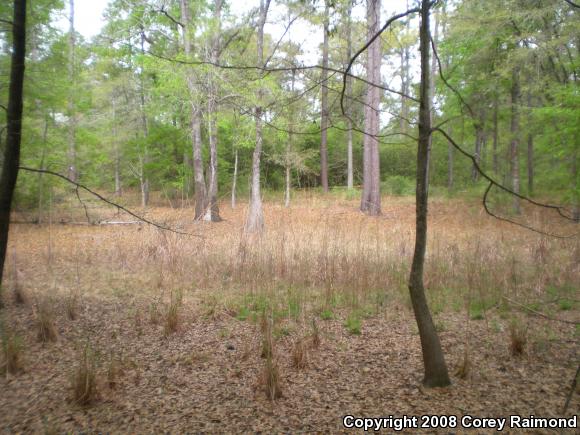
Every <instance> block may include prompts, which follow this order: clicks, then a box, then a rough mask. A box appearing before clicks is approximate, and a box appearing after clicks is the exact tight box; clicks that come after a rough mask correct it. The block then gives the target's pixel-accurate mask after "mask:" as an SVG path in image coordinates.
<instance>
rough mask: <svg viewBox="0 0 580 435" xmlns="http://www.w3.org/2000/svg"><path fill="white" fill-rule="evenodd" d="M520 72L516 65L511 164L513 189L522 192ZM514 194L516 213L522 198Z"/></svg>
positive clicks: (513, 91)
mask: <svg viewBox="0 0 580 435" xmlns="http://www.w3.org/2000/svg"><path fill="white" fill-rule="evenodd" d="M519 75H520V72H519V69H518V67H515V68H514V70H513V72H512V88H511V97H512V103H511V111H512V117H511V127H510V131H511V135H512V138H511V146H510V165H511V178H512V190H513V191H514V192H515V193H520V162H519V150H518V148H519V144H520V139H519V134H520V112H519V104H520V77H519ZM512 196H513V209H514V213H515V214H520V213H521V207H520V199H519V198H518V197H517V196H514V195H512Z"/></svg>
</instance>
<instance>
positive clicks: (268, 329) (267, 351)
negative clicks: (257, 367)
mask: <svg viewBox="0 0 580 435" xmlns="http://www.w3.org/2000/svg"><path fill="white" fill-rule="evenodd" d="M260 326H261V329H262V353H261V354H260V356H261V357H262V358H266V359H268V358H272V355H273V353H274V352H273V348H274V343H273V337H272V319H271V318H270V317H269V316H267V315H266V313H265V312H264V313H263V314H262V320H261V325H260Z"/></svg>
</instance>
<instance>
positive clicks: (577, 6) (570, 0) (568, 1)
mask: <svg viewBox="0 0 580 435" xmlns="http://www.w3.org/2000/svg"><path fill="white" fill-rule="evenodd" d="M564 1H565V2H566V3H568V4H569V5H570V6H572V7H575V8H578V9H580V5H578V4H576V3H574V2H573V1H572V0H564Z"/></svg>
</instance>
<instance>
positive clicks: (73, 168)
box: [68, 0, 78, 182]
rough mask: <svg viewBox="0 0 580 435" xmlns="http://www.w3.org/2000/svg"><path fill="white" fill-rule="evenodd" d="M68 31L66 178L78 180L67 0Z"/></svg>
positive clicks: (71, 33) (72, 48)
mask: <svg viewBox="0 0 580 435" xmlns="http://www.w3.org/2000/svg"><path fill="white" fill-rule="evenodd" d="M69 10H70V12H69V14H70V15H69V32H68V80H69V84H70V86H69V95H68V118H69V119H68V178H70V179H71V180H72V181H74V182H76V181H78V170H77V150H76V128H77V120H76V108H75V97H76V95H75V94H76V86H75V82H76V77H75V2H74V0H69Z"/></svg>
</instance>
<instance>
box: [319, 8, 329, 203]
mask: <svg viewBox="0 0 580 435" xmlns="http://www.w3.org/2000/svg"><path fill="white" fill-rule="evenodd" d="M328 1H329V0H325V1H324V29H323V31H324V39H323V42H322V72H321V73H320V74H321V78H320V79H321V85H320V87H321V97H320V111H321V113H320V130H321V132H320V184H321V185H322V190H323V191H324V192H328V36H329V28H328V26H329V19H330V7H329V4H328Z"/></svg>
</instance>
